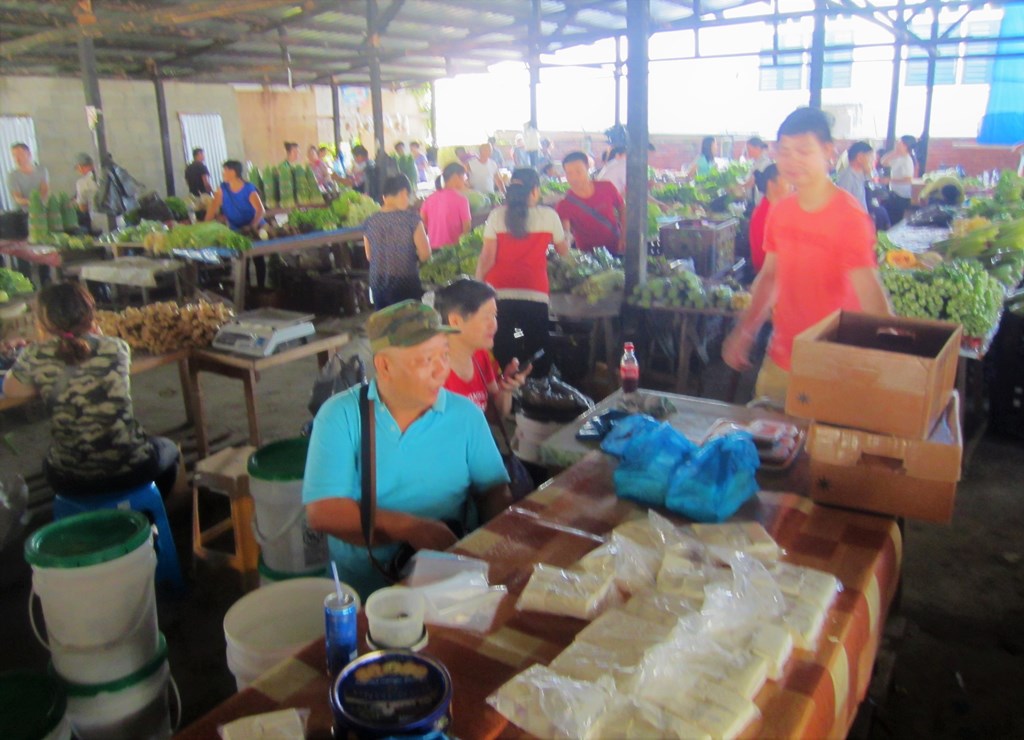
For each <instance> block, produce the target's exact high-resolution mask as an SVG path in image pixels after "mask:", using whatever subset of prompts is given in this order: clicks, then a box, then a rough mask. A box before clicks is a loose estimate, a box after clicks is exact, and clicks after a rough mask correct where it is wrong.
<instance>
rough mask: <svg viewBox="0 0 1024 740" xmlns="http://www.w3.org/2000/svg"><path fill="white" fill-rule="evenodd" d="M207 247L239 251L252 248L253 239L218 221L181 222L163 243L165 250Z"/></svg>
mask: <svg viewBox="0 0 1024 740" xmlns="http://www.w3.org/2000/svg"><path fill="white" fill-rule="evenodd" d="M206 247H227V248H228V249H234V250H237V251H239V252H244V251H246V250H248V249H250V248H252V241H251V240H250V239H249V238H248V237H245V236H242V235H241V234H239V233H238V232H237V231H232V230H231V229H229V228H228V227H227V226H225V225H224V224H221V223H217V222H216V221H208V222H205V223H198V224H179V225H178V226H175V227H174V228H173V229H171V231H170V233H168V234H167V239H166V240H165V242H164V244H163V245H162V248H163V251H165V252H170V251H172V250H175V249H204V248H206Z"/></svg>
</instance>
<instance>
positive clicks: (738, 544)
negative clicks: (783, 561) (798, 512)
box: [691, 522, 782, 563]
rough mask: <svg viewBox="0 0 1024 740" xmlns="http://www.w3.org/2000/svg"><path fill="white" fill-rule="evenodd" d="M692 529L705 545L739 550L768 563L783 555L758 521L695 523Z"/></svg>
mask: <svg viewBox="0 0 1024 740" xmlns="http://www.w3.org/2000/svg"><path fill="white" fill-rule="evenodd" d="M691 529H692V530H693V534H694V535H695V536H696V537H697V539H699V540H700V541H701V542H703V543H704V544H705V545H713V546H716V547H722V548H727V549H730V550H739V551H740V552H745V553H748V554H749V555H753V556H754V557H756V558H757V559H759V560H763V561H765V562H768V563H773V562H775V561H776V560H778V559H779V556H780V555H782V549H781V548H780V547H779V546H778V545H777V544H776V543H775V540H773V539H772V536H771V535H770V534H768V532H767V531H765V528H764V527H762V526H761V525H760V524H759V523H758V522H728V523H725V524H694V525H693V526H692V527H691Z"/></svg>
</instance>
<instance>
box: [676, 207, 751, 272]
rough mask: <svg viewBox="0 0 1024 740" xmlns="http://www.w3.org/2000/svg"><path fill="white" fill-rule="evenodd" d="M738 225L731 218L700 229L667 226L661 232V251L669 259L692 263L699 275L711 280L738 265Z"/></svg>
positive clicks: (695, 227) (705, 224) (708, 224)
mask: <svg viewBox="0 0 1024 740" xmlns="http://www.w3.org/2000/svg"><path fill="white" fill-rule="evenodd" d="M738 230H739V221H737V220H736V219H735V218H730V219H729V220H727V221H720V222H715V223H708V222H702V223H701V224H700V225H696V226H695V225H680V224H674V225H672V226H665V227H662V229H661V230H660V231H659V234H658V236H659V240H660V241H661V251H662V254H663V255H664V256H665V257H668V258H669V259H692V260H693V264H694V268H695V270H696V272H697V274H698V275H700V276H702V277H710V276H711V275H714V274H715V273H716V272H718V271H719V270H724V269H727V268H729V267H732V265H733V263H734V262H735V261H736V233H737V231H738Z"/></svg>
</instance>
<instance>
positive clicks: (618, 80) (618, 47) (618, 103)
mask: <svg viewBox="0 0 1024 740" xmlns="http://www.w3.org/2000/svg"><path fill="white" fill-rule="evenodd" d="M614 76H615V126H616V128H618V127H619V126H621V125H622V37H621V36H616V37H615V72H614Z"/></svg>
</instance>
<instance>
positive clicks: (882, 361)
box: [786, 312, 963, 522]
mask: <svg viewBox="0 0 1024 740" xmlns="http://www.w3.org/2000/svg"><path fill="white" fill-rule="evenodd" d="M960 333H961V330H960V326H959V325H957V324H950V323H945V322H938V321H922V320H916V319H903V318H891V317H880V316H868V315H866V314H858V313H850V312H836V313H834V314H832V315H831V316H829V317H828V318H826V319H824V320H822V321H821V322H820V323H818V324H816V325H815V326H813V327H811V328H810V329H808V330H807V331H805V332H803V333H802V334H800V335H799V336H798V337H797V338H796V340H795V342H794V343H793V361H792V368H791V372H790V381H789V392H788V396H787V399H786V412H787V413H789V414H791V415H793V416H800V417H803V418H807V419H813V420H814V423H813V424H811V428H810V431H809V433H808V437H807V450H808V454H809V456H810V461H811V498H813V499H814V500H815V501H819V502H822V503H828V504H834V505H838V506H847V507H850V508H855V509H865V510H868V511H875V512H880V513H885V514H892V515H895V516H906V517H909V518H913V519H923V520H927V521H934V522H949V521H950V520H951V519H952V517H953V502H954V499H955V497H956V485H957V481H959V479H960V461H961V457H962V455H963V440H962V438H961V433H960V412H959V399H958V398H957V395H956V392H955V391H954V390H953V386H954V383H955V381H956V370H957V361H958V357H959V349H960Z"/></svg>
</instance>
